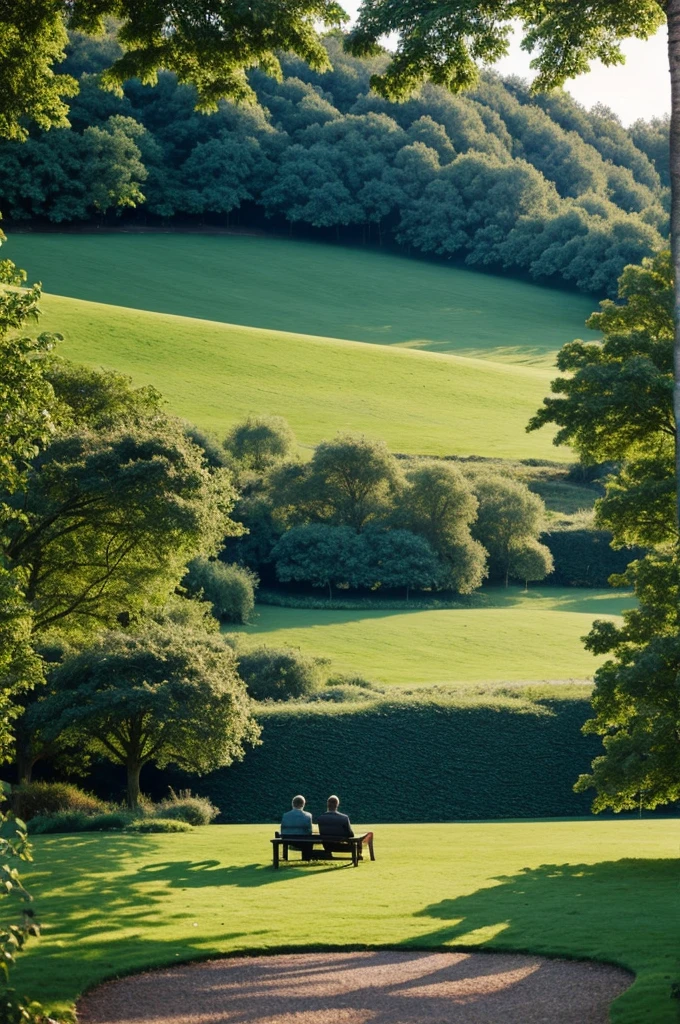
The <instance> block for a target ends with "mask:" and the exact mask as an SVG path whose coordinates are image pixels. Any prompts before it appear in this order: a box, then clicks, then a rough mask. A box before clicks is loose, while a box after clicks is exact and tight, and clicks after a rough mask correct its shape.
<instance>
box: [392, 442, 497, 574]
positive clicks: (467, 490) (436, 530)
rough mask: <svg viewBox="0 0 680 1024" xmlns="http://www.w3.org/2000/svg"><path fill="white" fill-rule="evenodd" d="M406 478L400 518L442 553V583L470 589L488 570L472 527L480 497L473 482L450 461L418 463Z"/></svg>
mask: <svg viewBox="0 0 680 1024" xmlns="http://www.w3.org/2000/svg"><path fill="white" fill-rule="evenodd" d="M406 480H407V486H406V488H405V489H404V492H403V494H402V495H401V496H400V500H399V508H398V511H397V521H398V522H401V523H403V524H404V525H406V526H407V527H408V529H409V530H413V531H414V532H415V533H418V534H420V535H421V536H422V537H424V538H425V539H426V540H427V541H428V542H429V544H430V545H431V546H432V548H433V549H434V550H435V552H436V553H437V555H438V556H439V559H440V572H439V577H438V585H439V586H440V587H441V588H443V589H447V590H448V589H451V590H456V591H457V592H458V593H459V594H470V593H472V591H473V590H476V589H477V587H479V586H480V585H481V583H482V580H483V579H484V576H485V575H486V551H485V550H484V548H483V547H482V545H481V544H480V543H479V542H478V541H475V540H473V538H472V535H471V533H470V528H471V524H472V523H473V522H474V520H475V519H476V517H477V508H478V502H477V499H476V498H475V496H474V494H473V493H472V488H471V486H470V484H469V482H468V481H467V480H466V479H465V477H464V476H463V474H462V473H461V472H460V470H459V469H457V468H456V467H455V466H452V465H451V464H450V463H447V462H425V463H416V465H415V466H414V467H413V468H411V469H409V470H408V472H407V474H406Z"/></svg>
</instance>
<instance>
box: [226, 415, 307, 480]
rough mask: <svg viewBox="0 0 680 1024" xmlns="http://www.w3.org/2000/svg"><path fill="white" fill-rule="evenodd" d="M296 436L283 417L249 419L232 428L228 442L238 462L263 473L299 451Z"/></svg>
mask: <svg viewBox="0 0 680 1024" xmlns="http://www.w3.org/2000/svg"><path fill="white" fill-rule="evenodd" d="M296 445H297V441H296V440H295V434H294V433H293V431H292V430H291V429H290V427H289V426H288V423H287V422H286V421H285V420H284V419H283V417H282V416H249V417H248V418H247V419H246V420H243V422H242V423H237V424H236V425H235V426H234V427H232V428H231V430H230V431H229V433H228V434H227V437H226V439H225V442H224V446H225V448H226V449H227V451H229V452H231V454H232V455H233V457H234V458H235V459H236V460H237V462H239V463H241V464H242V465H243V466H244V467H245V468H246V469H252V470H254V471H255V472H256V473H263V472H264V470H265V469H268V468H269V467H271V466H272V465H274V464H275V463H277V462H282V461H283V460H284V459H286V458H289V457H290V456H291V455H292V454H293V452H294V451H295V448H296Z"/></svg>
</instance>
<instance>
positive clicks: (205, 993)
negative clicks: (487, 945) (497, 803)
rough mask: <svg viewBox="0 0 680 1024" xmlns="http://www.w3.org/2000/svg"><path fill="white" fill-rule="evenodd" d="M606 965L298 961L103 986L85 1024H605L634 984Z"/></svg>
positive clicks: (312, 957) (525, 960)
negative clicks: (612, 1007)
mask: <svg viewBox="0 0 680 1024" xmlns="http://www.w3.org/2000/svg"><path fill="white" fill-rule="evenodd" d="M631 981H632V978H631V975H630V974H628V973H627V972H626V971H623V970H620V969H619V968H616V967H608V966H605V965H603V964H592V963H582V962H571V961H567V960H546V959H543V958H542V957H538V956H520V955H516V954H510V953H415V952H383V951H378V950H376V951H375V952H364V953H296V954H289V955H284V956H267V957H239V958H233V959H231V958H230V959H224V960H211V961H209V962H207V963H201V964H187V965H185V966H183V967H180V966H178V967H174V968H170V969H167V970H160V971H153V972H151V973H148V974H140V975H136V976H134V977H131V978H123V979H121V980H120V981H111V982H107V983H106V984H105V985H101V986H100V987H99V988H97V989H95V990H94V991H92V992H91V993H90V994H89V995H87V996H85V997H84V999H82V1001H81V1002H80V1004H79V1006H78V1014H79V1020H80V1021H81V1022H82V1024H166V1022H167V1024H606V1022H607V1021H608V1019H609V1017H608V1013H607V1009H608V1007H609V1004H610V1003H611V1002H612V1000H613V999H615V998H616V996H618V995H620V994H621V992H623V991H624V990H625V989H626V988H627V987H628V986H629V985H630V984H631Z"/></svg>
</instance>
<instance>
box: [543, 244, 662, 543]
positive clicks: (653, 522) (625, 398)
mask: <svg viewBox="0 0 680 1024" xmlns="http://www.w3.org/2000/svg"><path fill="white" fill-rule="evenodd" d="M619 295H620V298H621V299H622V300H623V301H622V303H620V304H615V303H613V302H611V301H609V300H607V301H605V302H603V303H601V305H600V312H599V313H594V314H593V316H592V317H591V318H590V319H589V320H588V325H589V326H590V327H592V328H593V329H595V330H597V331H600V332H601V333H602V336H603V341H602V343H599V342H590V343H584V342H581V341H574V342H571V343H570V344H568V345H565V346H564V347H563V348H562V350H561V351H560V353H559V355H558V359H557V365H558V368H559V369H560V370H561V371H562V372H563V374H565V375H564V376H560V377H558V378H557V379H556V380H554V381H553V383H552V386H551V389H552V391H553V396H552V397H550V398H546V399H545V400H544V403H543V408H542V409H540V410H539V411H538V412H537V413H536V415H535V416H534V417H533V419H532V420H531V422H530V424H529V427H528V429H529V430H537V429H539V428H540V427H542V426H544V425H546V424H549V423H550V424H556V425H557V427H558V431H557V434H556V436H555V442H556V443H557V444H570V445H572V447H573V448H575V449H576V451H577V452H578V454H579V456H580V457H581V459H582V460H583V461H585V462H586V463H591V464H592V463H597V462H613V463H616V464H618V465H619V466H620V468H619V470H618V472H616V473H615V474H613V475H612V476H611V477H610V478H609V481H608V483H607V486H606V495H605V498H604V499H603V500H602V501H600V502H598V504H597V520H598V523H599V524H600V525H602V526H604V527H606V528H608V529H610V530H611V531H612V532H613V534H614V540H615V543H616V544H617V545H619V546H626V545H631V544H640V545H642V546H652V545H664V544H668V543H675V542H676V541H677V523H676V518H675V483H676V481H675V442H676V429H675V421H674V415H673V339H674V323H673V304H674V295H673V265H672V260H671V255H670V253H669V252H664V253H660V254H659V255H658V256H656V257H654V259H646V260H644V261H643V263H642V265H641V266H630V267H626V270H625V271H624V273H623V275H622V276H621V280H620V285H619Z"/></svg>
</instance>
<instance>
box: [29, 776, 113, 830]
mask: <svg viewBox="0 0 680 1024" xmlns="http://www.w3.org/2000/svg"><path fill="white" fill-rule="evenodd" d="M11 801H12V808H13V810H14V812H15V814H17V815H18V817H20V818H21V819H22V820H24V821H28V822H30V821H31V819H32V818H35V817H37V816H38V815H45V814H58V813H60V812H62V811H69V812H74V813H83V814H94V813H96V812H98V811H102V810H104V804H103V803H102V801H101V800H99V799H98V798H97V797H96V796H93V795H92V794H91V793H84V792H83V791H82V790H81V789H79V788H78V787H77V786H74V785H73V784H72V783H68V782H30V783H25V784H24V785H21V786H16V787H15V788H14V789H13V791H12V797H11Z"/></svg>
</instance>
